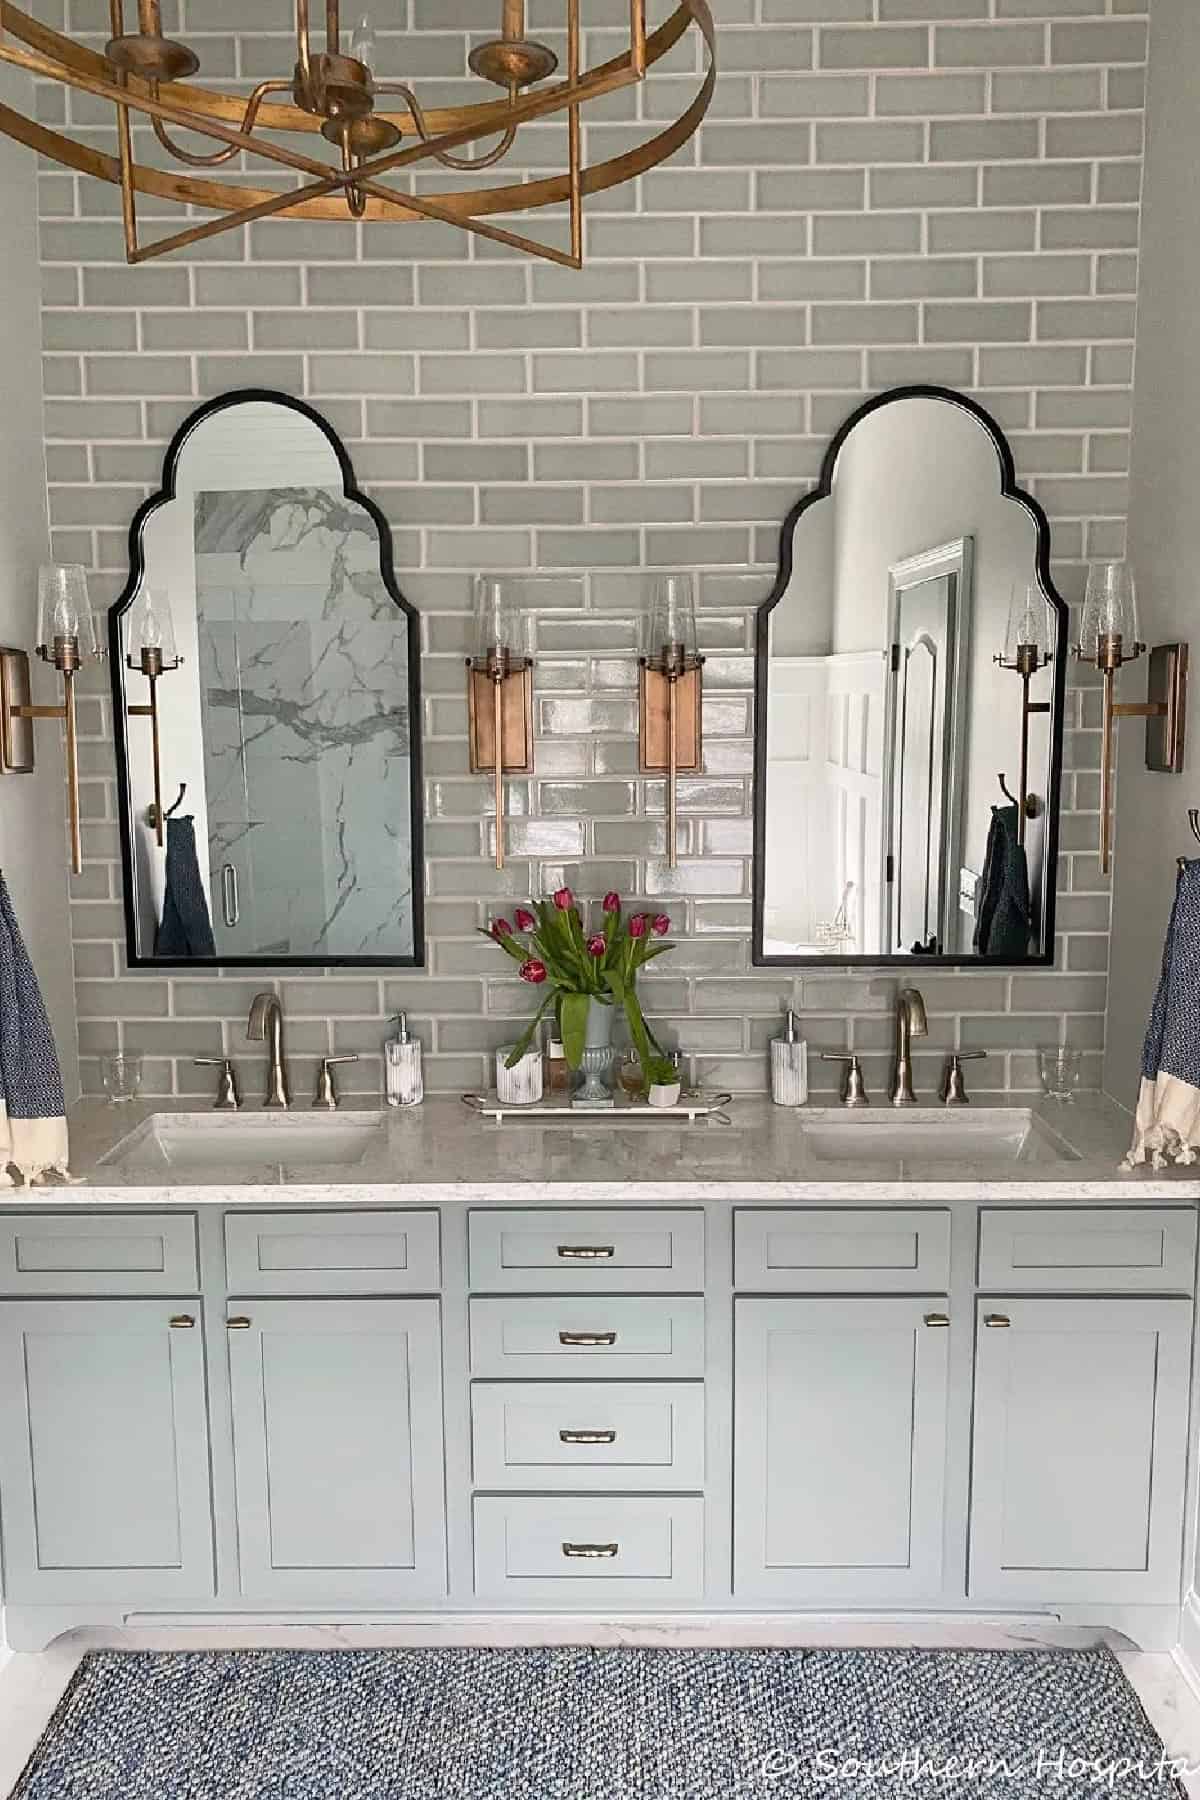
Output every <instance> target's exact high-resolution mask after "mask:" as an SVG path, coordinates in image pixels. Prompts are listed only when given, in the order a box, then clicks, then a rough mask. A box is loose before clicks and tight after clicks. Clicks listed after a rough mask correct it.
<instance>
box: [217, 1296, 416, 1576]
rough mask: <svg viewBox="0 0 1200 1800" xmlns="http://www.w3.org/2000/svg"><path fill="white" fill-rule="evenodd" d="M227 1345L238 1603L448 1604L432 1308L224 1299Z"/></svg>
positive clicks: (409, 1303)
mask: <svg viewBox="0 0 1200 1800" xmlns="http://www.w3.org/2000/svg"><path fill="white" fill-rule="evenodd" d="M226 1336H227V1339H228V1343H229V1371H230V1380H231V1392H232V1401H233V1440H234V1442H233V1450H234V1472H235V1479H236V1488H237V1527H238V1547H239V1549H238V1553H239V1562H240V1570H241V1591H242V1595H243V1597H244V1598H246V1599H249V1600H259V1601H262V1602H279V1603H286V1602H308V1603H314V1602H318V1603H319V1602H324V1603H326V1604H337V1603H342V1604H346V1605H357V1606H360V1607H361V1606H387V1605H392V1604H397V1603H407V1602H409V1601H412V1600H416V1599H421V1600H430V1599H434V1598H436V1597H438V1596H440V1595H443V1594H445V1592H446V1527H445V1449H444V1444H443V1431H442V1373H441V1369H442V1350H441V1331H440V1325H439V1303H438V1301H436V1300H367V1299H346V1300H332V1299H330V1300H325V1299H321V1300H302V1299H297V1300H279V1299H270V1300H253V1301H247V1302H246V1303H245V1305H244V1306H243V1305H242V1304H241V1303H239V1302H231V1303H230V1308H229V1316H228V1319H227V1322H226Z"/></svg>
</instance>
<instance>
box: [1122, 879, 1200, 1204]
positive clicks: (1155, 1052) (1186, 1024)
mask: <svg viewBox="0 0 1200 1800" xmlns="http://www.w3.org/2000/svg"><path fill="white" fill-rule="evenodd" d="M1198 1155H1200V862H1185V863H1183V864H1181V866H1180V870H1179V879H1178V881H1177V882H1176V884H1175V904H1174V905H1173V906H1172V908H1171V922H1170V924H1169V925H1168V926H1167V937H1166V942H1165V944H1164V945H1163V960H1162V972H1161V974H1160V975H1159V978H1158V991H1157V993H1156V994H1155V996H1154V1005H1153V1007H1152V1008H1151V1012H1150V1023H1149V1025H1148V1027H1147V1029H1146V1042H1145V1045H1144V1047H1143V1050H1142V1085H1141V1092H1140V1094H1139V1096H1138V1106H1137V1118H1136V1122H1135V1126H1134V1134H1133V1144H1132V1146H1131V1147H1130V1151H1129V1155H1128V1156H1127V1157H1126V1158H1125V1164H1124V1166H1125V1167H1126V1168H1127V1169H1132V1168H1136V1166H1137V1165H1138V1164H1139V1163H1144V1162H1146V1161H1150V1162H1152V1163H1153V1165H1154V1167H1155V1168H1156V1169H1165V1168H1166V1166H1167V1164H1168V1163H1170V1162H1178V1163H1194V1162H1195V1161H1196V1160H1197V1156H1198Z"/></svg>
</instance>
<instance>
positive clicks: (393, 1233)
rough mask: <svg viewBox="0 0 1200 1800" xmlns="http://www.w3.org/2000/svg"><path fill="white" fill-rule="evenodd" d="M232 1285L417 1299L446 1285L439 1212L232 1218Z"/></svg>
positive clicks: (228, 1226) (228, 1225)
mask: <svg viewBox="0 0 1200 1800" xmlns="http://www.w3.org/2000/svg"><path fill="white" fill-rule="evenodd" d="M225 1264H226V1268H227V1271H228V1276H229V1286H230V1288H231V1289H233V1290H234V1291H235V1292H239V1293H254V1294H411V1293H416V1292H428V1290H429V1289H430V1288H436V1287H437V1286H438V1285H439V1281H440V1259H439V1255H438V1217H437V1214H436V1213H435V1212H378V1213H369V1212H362V1213H340V1212H339V1213H230V1214H229V1215H228V1216H227V1217H226V1220H225Z"/></svg>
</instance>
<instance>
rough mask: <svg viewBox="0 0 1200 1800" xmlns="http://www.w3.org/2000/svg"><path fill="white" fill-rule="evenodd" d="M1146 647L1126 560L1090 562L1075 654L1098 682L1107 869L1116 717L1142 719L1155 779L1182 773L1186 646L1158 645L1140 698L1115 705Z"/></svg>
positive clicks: (1103, 840) (1103, 865) (1103, 854)
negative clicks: (1121, 680) (1125, 673)
mask: <svg viewBox="0 0 1200 1800" xmlns="http://www.w3.org/2000/svg"><path fill="white" fill-rule="evenodd" d="M1145 651H1146V646H1145V644H1144V643H1143V642H1142V639H1141V631H1140V627H1139V624H1138V610H1137V586H1136V583H1135V581H1134V574H1133V569H1132V568H1131V566H1130V565H1129V564H1128V563H1124V562H1107V563H1093V564H1092V565H1091V567H1090V568H1089V570H1088V580H1087V594H1086V597H1085V599H1084V604H1083V622H1082V625H1081V628H1080V633H1079V642H1078V644H1077V645H1076V646H1075V655H1076V656H1077V657H1078V658H1079V660H1080V661H1081V662H1089V663H1093V664H1094V665H1095V667H1096V668H1097V669H1098V670H1099V671H1100V675H1101V677H1102V678H1103V682H1104V718H1103V732H1102V737H1101V744H1100V867H1101V869H1102V871H1103V872H1104V873H1105V874H1107V873H1108V871H1109V870H1110V869H1111V867H1112V779H1113V766H1112V764H1113V736H1114V727H1115V722H1116V720H1118V719H1145V720H1146V767H1147V768H1148V769H1150V770H1152V771H1153V772H1154V773H1156V774H1160V775H1182V774H1183V751H1184V725H1185V721H1186V717H1187V676H1188V646H1187V645H1186V644H1158V645H1157V646H1156V647H1155V648H1154V649H1153V650H1152V651H1151V652H1150V657H1149V676H1148V684H1147V685H1148V689H1149V692H1148V694H1147V697H1146V699H1145V700H1144V701H1118V700H1117V697H1116V695H1117V676H1118V675H1119V674H1120V672H1121V670H1122V669H1123V668H1124V667H1125V665H1126V663H1131V662H1136V661H1137V660H1138V658H1139V657H1140V656H1143V655H1144V654H1145Z"/></svg>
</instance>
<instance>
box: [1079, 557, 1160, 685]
mask: <svg viewBox="0 0 1200 1800" xmlns="http://www.w3.org/2000/svg"><path fill="white" fill-rule="evenodd" d="M1144 649H1145V645H1144V644H1143V643H1142V641H1141V632H1140V629H1139V626H1138V611H1137V584H1136V582H1135V581H1134V575H1133V568H1132V566H1131V564H1129V563H1127V562H1101V563H1092V564H1091V566H1090V567H1089V569H1088V579H1087V595H1086V598H1085V599H1084V603H1083V624H1082V626H1081V627H1080V632H1079V647H1078V654H1079V656H1081V657H1082V658H1083V659H1084V661H1086V662H1094V663H1095V664H1096V666H1097V667H1098V668H1104V667H1106V666H1113V667H1118V668H1119V667H1120V665H1121V664H1122V663H1123V662H1133V661H1134V659H1135V658H1136V657H1138V656H1140V655H1141V653H1142V651H1143V650H1144Z"/></svg>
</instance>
